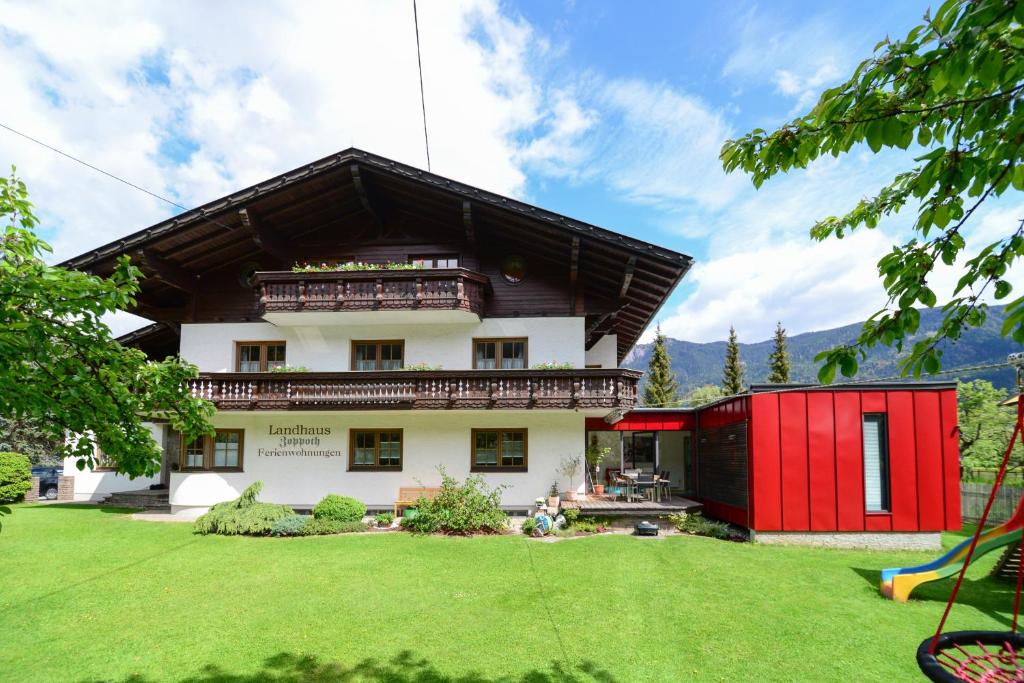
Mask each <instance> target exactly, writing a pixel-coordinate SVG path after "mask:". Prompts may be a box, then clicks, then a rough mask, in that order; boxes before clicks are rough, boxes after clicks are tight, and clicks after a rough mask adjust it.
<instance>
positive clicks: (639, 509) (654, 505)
mask: <svg viewBox="0 0 1024 683" xmlns="http://www.w3.org/2000/svg"><path fill="white" fill-rule="evenodd" d="M562 505H563V507H568V506H571V505H575V506H576V507H578V508H579V509H580V512H583V513H592V514H621V515H644V514H646V515H652V514H655V515H656V514H666V515H667V514H669V513H672V512H686V511H690V510H698V509H700V508H701V507H703V506H702V504H701V503H698V502H697V501H695V500H691V499H689V498H683V497H682V496H672V497H671V498H662V499H661V502H657V501H650V500H632V501H627V500H626V499H625V498H622V497H621V496H620V497H619V499H618V500H612V499H611V498H610V497H608V496H593V495H590V496H587V497H585V498H581V499H579V500H577V501H575V503H570V502H567V501H563V502H562Z"/></svg>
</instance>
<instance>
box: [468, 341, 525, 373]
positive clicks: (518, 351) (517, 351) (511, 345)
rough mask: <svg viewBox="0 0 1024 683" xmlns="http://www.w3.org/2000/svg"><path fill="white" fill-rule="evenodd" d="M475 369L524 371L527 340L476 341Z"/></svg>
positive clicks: (474, 347)
mask: <svg viewBox="0 0 1024 683" xmlns="http://www.w3.org/2000/svg"><path fill="white" fill-rule="evenodd" d="M473 367H474V368H475V369H477V370H495V369H498V368H500V369H502V370H522V369H523V368H525V367H526V340H525V339H474V340H473Z"/></svg>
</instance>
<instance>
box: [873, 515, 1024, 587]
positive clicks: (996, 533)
mask: <svg viewBox="0 0 1024 683" xmlns="http://www.w3.org/2000/svg"><path fill="white" fill-rule="evenodd" d="M1020 539H1021V524H1020V522H1019V521H1018V520H1017V519H1016V516H1015V518H1014V519H1011V520H1010V521H1008V522H1006V523H1004V524H1000V525H999V526H997V527H994V528H992V529H989V530H988V531H986V532H984V533H983V534H982V535H981V536H980V537H979V538H978V547H977V548H975V549H974V556H973V557H972V558H971V562H972V563H973V562H974V561H975V560H977V559H978V558H979V557H982V556H983V555H986V554H988V553H990V552H992V551H993V550H997V549H999V548H1002V547H1004V546H1007V545H1009V544H1011V543H1016V542H1019V541H1020ZM970 546H971V539H969V538H968V539H966V540H965V541H962V542H961V543H959V544H958V545H957V546H956V547H955V548H953V549H952V550H950V551H949V552H947V553H946V554H945V555H943V556H942V557H940V558H938V559H936V560H933V561H932V562H928V563H927V564H922V565H918V566H916V567H896V568H893V569H883V570H882V582H881V589H882V595H884V596H885V597H887V598H892V599H893V600H898V601H899V602H906V601H907V600H908V599H909V598H910V593H911V592H912V591H913V590H914V589H915V588H917V587H918V586H920V585H921V584H922V583H928V582H930V581H938V580H939V579H945V578H947V577H949V576H953V575H954V574H957V573H959V571H960V569H961V568H962V567H963V566H964V559H965V558H966V557H967V550H968V549H969V548H970Z"/></svg>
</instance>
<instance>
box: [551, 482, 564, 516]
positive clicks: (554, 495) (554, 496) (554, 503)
mask: <svg viewBox="0 0 1024 683" xmlns="http://www.w3.org/2000/svg"><path fill="white" fill-rule="evenodd" d="M560 502H561V501H560V500H558V482H557V481H554V482H551V490H550V491H548V507H549V508H555V509H556V510H557V509H558V504H559V503H560Z"/></svg>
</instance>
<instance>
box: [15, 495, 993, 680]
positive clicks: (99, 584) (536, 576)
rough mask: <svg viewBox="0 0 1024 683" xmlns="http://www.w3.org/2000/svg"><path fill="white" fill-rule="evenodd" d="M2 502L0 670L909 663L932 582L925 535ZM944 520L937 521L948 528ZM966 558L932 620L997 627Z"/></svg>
mask: <svg viewBox="0 0 1024 683" xmlns="http://www.w3.org/2000/svg"><path fill="white" fill-rule="evenodd" d="M10 513H11V514H9V515H7V516H4V517H0V523H2V524H3V528H2V530H0V558H3V562H2V565H0V566H2V568H3V571H2V575H0V576H2V578H0V680H3V681H49V680H54V681H96V680H104V681H107V680H109V681H136V682H140V683H141V682H143V681H165V680H169V681H204V682H206V681H234V682H242V681H246V682H248V681H263V680H276V681H296V682H298V681H336V680H341V681H351V682H362V681H373V682H385V681H387V682H395V683H406V682H408V683H413V682H415V683H440V682H453V683H455V682H458V683H491V682H496V681H510V682H511V681H516V682H521V683H543V682H547V681H550V682H555V681H559V682H561V681H579V682H583V681H600V682H602V683H612V682H613V681H619V682H626V681H683V680H696V681H733V680H742V681H769V680H777V681H797V680H808V681H822V680H864V681H902V680H914V679H915V677H916V676H917V668H916V665H915V664H914V651H915V648H916V647H917V645H918V643H919V642H920V641H921V640H922V639H923V638H924V637H925V636H927V635H928V634H930V633H931V631H932V629H934V627H935V623H936V621H937V620H938V618H939V615H940V613H941V611H942V608H943V605H944V600H945V598H946V596H947V595H948V591H949V590H950V583H949V582H947V583H945V584H944V585H941V586H935V585H933V586H927V587H924V588H922V589H921V590H920V594H919V595H917V596H916V599H915V600H913V601H912V602H911V603H910V604H906V605H900V604H895V603H892V602H889V601H886V600H884V599H882V598H880V597H879V596H878V593H877V587H876V584H877V572H878V570H879V569H881V568H882V567H885V566H892V565H897V566H898V565H905V564H911V563H918V562H921V561H925V560H926V559H928V558H929V557H931V556H932V554H924V553H873V552H854V551H835V550H814V549H806V548H781V547H769V546H755V545H748V544H735V543H727V542H723V541H714V540H709V539H703V538H689V537H671V538H666V539H640V538H633V537H629V536H597V537H591V538H585V539H575V540H568V541H563V542H559V543H550V544H549V543H538V542H535V541H529V540H527V539H526V538H523V537H518V536H506V537H494V538H436V537H416V536H412V535H408V534H385V535H354V536H340V537H320V538H292V539H270V538H222V537H201V536H195V535H193V534H192V533H191V527H190V525H182V524H158V523H147V522H136V521H132V520H130V519H129V518H128V516H127V515H125V514H123V513H119V512H115V511H110V510H100V509H97V508H90V507H83V506H55V505H50V506H46V505H38V506H22V505H15V506H11V508H10ZM958 538H959V535H954V534H951V535H949V536H948V537H947V539H946V541H947V543H953V542H955V541H956V540H957V539H958ZM994 561H995V558H985V559H984V561H982V562H980V563H979V565H978V566H977V567H975V568H973V570H972V572H971V573H969V574H968V578H969V580H968V581H967V582H965V585H964V588H963V590H962V593H961V595H962V596H963V599H962V601H961V604H960V605H959V606H958V607H957V608H956V609H955V610H954V612H953V617H952V620H951V624H950V626H951V627H952V628H958V627H959V628H1001V627H1005V625H1006V624H1007V623H1008V619H1009V608H1010V603H1011V595H1012V587H1011V586H1009V585H1003V584H1002V583H999V582H995V581H992V580H990V579H988V578H985V574H986V572H987V570H988V569H989V568H990V567H991V565H992V563H993V562H994Z"/></svg>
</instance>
